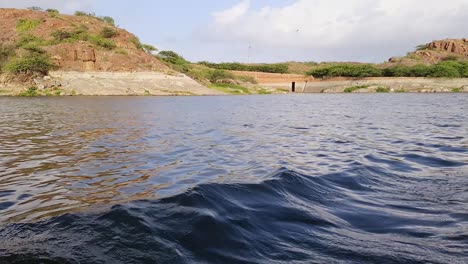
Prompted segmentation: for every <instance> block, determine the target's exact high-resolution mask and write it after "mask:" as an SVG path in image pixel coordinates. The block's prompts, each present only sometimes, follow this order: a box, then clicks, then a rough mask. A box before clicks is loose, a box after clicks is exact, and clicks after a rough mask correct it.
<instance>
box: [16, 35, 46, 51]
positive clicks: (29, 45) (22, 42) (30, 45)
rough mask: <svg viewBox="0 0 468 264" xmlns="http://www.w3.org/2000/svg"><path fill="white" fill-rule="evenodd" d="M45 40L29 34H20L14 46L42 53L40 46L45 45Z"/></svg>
mask: <svg viewBox="0 0 468 264" xmlns="http://www.w3.org/2000/svg"><path fill="white" fill-rule="evenodd" d="M46 44H47V41H45V40H44V39H43V38H40V37H36V36H34V35H31V34H26V35H22V36H21V38H20V39H19V40H18V42H16V47H18V48H23V49H25V50H29V51H32V52H36V53H44V52H45V51H44V50H42V49H41V48H40V47H41V46H45V45H46Z"/></svg>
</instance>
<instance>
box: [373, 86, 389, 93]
mask: <svg viewBox="0 0 468 264" xmlns="http://www.w3.org/2000/svg"><path fill="white" fill-rule="evenodd" d="M375 91H376V92H377V93H389V92H390V88H387V87H377V89H375Z"/></svg>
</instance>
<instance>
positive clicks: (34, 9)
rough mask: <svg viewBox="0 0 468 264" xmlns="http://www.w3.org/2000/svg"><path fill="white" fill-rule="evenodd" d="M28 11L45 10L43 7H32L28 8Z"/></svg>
mask: <svg viewBox="0 0 468 264" xmlns="http://www.w3.org/2000/svg"><path fill="white" fill-rule="evenodd" d="M27 9H29V10H33V11H42V10H44V9H42V8H41V7H38V6H31V7H28V8H27Z"/></svg>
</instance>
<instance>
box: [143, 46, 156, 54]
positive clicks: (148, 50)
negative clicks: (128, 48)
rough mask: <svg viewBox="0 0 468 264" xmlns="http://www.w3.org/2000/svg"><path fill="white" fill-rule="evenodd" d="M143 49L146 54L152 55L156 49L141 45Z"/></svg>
mask: <svg viewBox="0 0 468 264" xmlns="http://www.w3.org/2000/svg"><path fill="white" fill-rule="evenodd" d="M142 46H143V49H144V50H145V51H146V53H149V54H152V53H153V52H155V51H157V50H158V49H157V48H155V47H154V46H152V45H150V44H143V45H142Z"/></svg>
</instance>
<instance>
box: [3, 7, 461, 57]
mask: <svg viewBox="0 0 468 264" xmlns="http://www.w3.org/2000/svg"><path fill="white" fill-rule="evenodd" d="M30 6H39V7H42V8H44V9H46V8H55V9H59V10H60V11H61V12H63V13H69V14H72V13H73V12H74V11H76V10H82V11H87V12H94V13H96V14H97V15H102V16H111V17H113V18H114V19H115V21H116V24H117V25H118V26H119V27H121V28H125V29H127V30H128V31H130V32H132V33H134V34H136V35H137V36H138V37H139V38H140V39H141V40H142V42H144V43H147V44H151V45H153V46H155V47H157V48H158V49H159V50H173V51H176V52H177V53H179V54H181V55H182V56H184V57H185V58H186V59H188V60H190V61H194V62H195V61H213V62H283V61H316V62H320V61H361V62H383V61H386V60H388V58H390V57H392V56H403V55H405V54H406V53H407V52H408V51H412V50H414V49H415V47H416V46H417V45H419V44H424V43H427V42H430V41H432V40H437V39H445V38H468V15H466V14H468V0H445V1H440V0H196V1H189V0H170V1H167V0H133V1H125V0H0V7H16V8H26V7H30Z"/></svg>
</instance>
